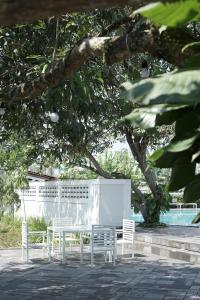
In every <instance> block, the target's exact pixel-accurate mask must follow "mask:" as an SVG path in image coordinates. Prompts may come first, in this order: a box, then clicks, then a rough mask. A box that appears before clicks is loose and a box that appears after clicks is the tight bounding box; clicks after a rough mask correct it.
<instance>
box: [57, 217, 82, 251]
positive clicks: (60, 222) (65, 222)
mask: <svg viewBox="0 0 200 300" xmlns="http://www.w3.org/2000/svg"><path fill="white" fill-rule="evenodd" d="M73 226H74V225H73V222H72V219H71V218H54V219H53V228H65V227H66V228H68V227H73ZM57 238H59V252H60V253H61V248H62V247H61V241H62V236H61V234H60V233H56V230H54V231H53V239H52V251H53V252H54V240H56V239H57ZM65 242H68V243H69V245H70V251H71V250H72V243H77V242H78V243H80V238H78V237H75V236H74V235H73V234H66V235H65Z"/></svg>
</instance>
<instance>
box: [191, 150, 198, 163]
mask: <svg viewBox="0 0 200 300" xmlns="http://www.w3.org/2000/svg"><path fill="white" fill-rule="evenodd" d="M199 156H200V150H198V151H197V152H196V153H195V154H193V155H192V162H193V161H198V162H199ZM197 158H198V159H197Z"/></svg>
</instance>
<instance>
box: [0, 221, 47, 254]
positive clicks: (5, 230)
mask: <svg viewBox="0 0 200 300" xmlns="http://www.w3.org/2000/svg"><path fill="white" fill-rule="evenodd" d="M21 222H22V221H21V219H20V218H13V217H12V216H9V215H5V216H2V217H1V218H0V249H2V248H15V247H20V246H21ZM28 225H29V231H46V230H47V226H49V224H47V223H46V222H45V220H44V219H41V218H33V217H31V218H29V219H28Z"/></svg>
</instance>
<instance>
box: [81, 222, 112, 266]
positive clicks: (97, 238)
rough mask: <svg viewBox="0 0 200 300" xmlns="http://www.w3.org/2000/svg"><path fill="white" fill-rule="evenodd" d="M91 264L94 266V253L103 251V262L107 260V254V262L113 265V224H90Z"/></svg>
mask: <svg viewBox="0 0 200 300" xmlns="http://www.w3.org/2000/svg"><path fill="white" fill-rule="evenodd" d="M90 239H91V244H90V252H91V266H94V254H96V253H97V254H99V253H103V254H104V256H105V262H106V261H107V255H109V262H113V265H115V258H116V233H115V227H114V226H105V225H92V232H91V237H90ZM83 250H84V245H83V244H82V249H81V260H82V258H83Z"/></svg>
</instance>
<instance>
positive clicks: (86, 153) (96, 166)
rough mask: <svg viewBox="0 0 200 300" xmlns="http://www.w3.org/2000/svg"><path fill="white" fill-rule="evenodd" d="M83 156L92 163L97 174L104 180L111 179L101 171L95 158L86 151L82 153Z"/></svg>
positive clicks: (106, 173)
mask: <svg viewBox="0 0 200 300" xmlns="http://www.w3.org/2000/svg"><path fill="white" fill-rule="evenodd" d="M84 154H85V156H86V157H87V158H88V159H89V160H90V161H91V162H92V164H93V165H94V167H95V169H96V170H97V172H98V174H99V175H100V176H102V177H104V178H107V179H112V175H111V174H110V173H108V172H106V171H104V170H103V169H102V167H101V166H100V164H99V162H98V161H97V160H96V158H95V157H94V156H93V155H92V154H91V153H90V152H89V151H88V150H85V151H84Z"/></svg>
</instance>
